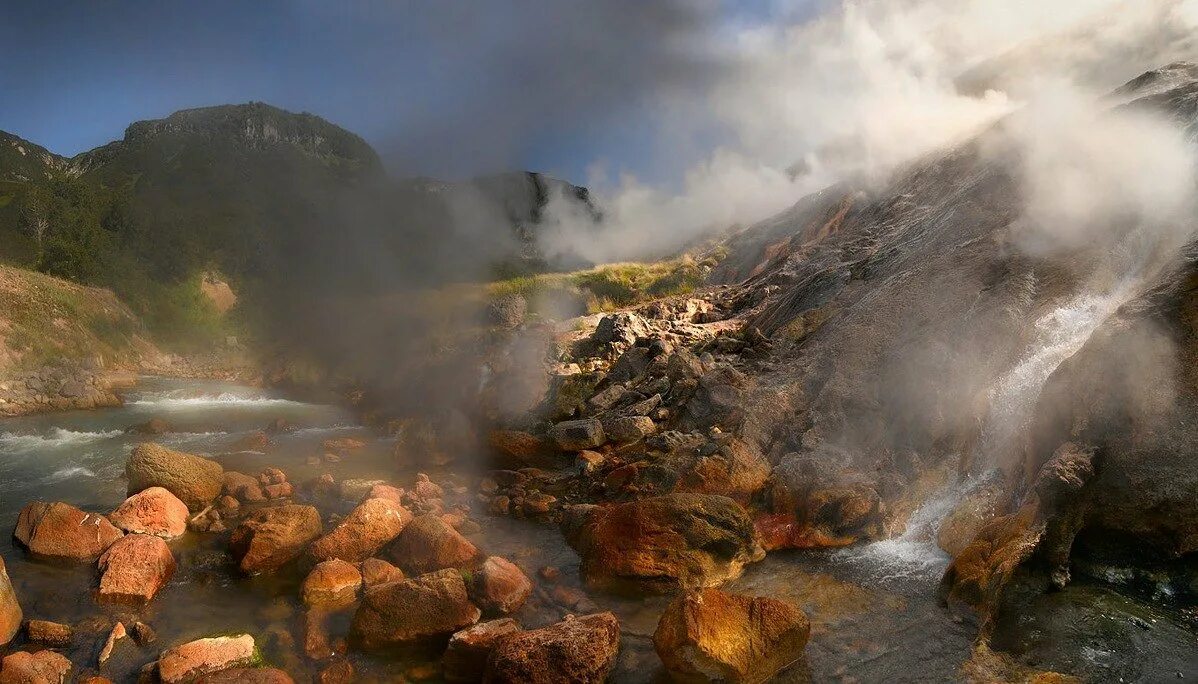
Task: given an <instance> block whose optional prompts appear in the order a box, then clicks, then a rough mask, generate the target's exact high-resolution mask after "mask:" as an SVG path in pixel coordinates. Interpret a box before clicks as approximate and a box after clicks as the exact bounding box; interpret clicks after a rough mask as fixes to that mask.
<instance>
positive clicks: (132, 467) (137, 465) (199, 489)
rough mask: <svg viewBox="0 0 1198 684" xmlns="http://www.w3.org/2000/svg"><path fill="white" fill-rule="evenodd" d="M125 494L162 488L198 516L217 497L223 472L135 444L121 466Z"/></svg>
mask: <svg viewBox="0 0 1198 684" xmlns="http://www.w3.org/2000/svg"><path fill="white" fill-rule="evenodd" d="M125 475H126V476H127V477H128V479H129V494H136V493H138V492H140V491H142V490H145V489H149V488H150V487H163V488H165V489H167V490H170V492H171V493H172V494H174V495H175V496H177V497H179V499H181V500H182V501H183V503H185V504H187V508H188V509H189V510H191V511H192V512H199V511H201V510H203V509H204V507H205V506H207V505H208V504H210V503H212V502H213V501H214V500H215V499H216V497H218V496H220V494H221V488H222V487H223V486H224V468H222V467H221V465H220V464H219V463H217V462H216V461H210V460H208V459H206V458H200V457H199V456H193V455H191V454H185V453H183V452H181V451H172V450H171V449H167V448H166V447H163V446H159V445H157V444H153V443H145V444H138V445H137V446H136V447H134V448H133V453H132V454H130V456H129V460H128V462H126V464H125Z"/></svg>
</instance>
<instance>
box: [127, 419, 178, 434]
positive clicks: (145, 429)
mask: <svg viewBox="0 0 1198 684" xmlns="http://www.w3.org/2000/svg"><path fill="white" fill-rule="evenodd" d="M172 431H174V428H173V427H171V424H170V423H168V422H166V421H165V420H163V419H162V418H151V419H149V420H147V421H146V422H144V423H138V424H137V425H131V426H130V427H129V428H128V429H126V430H125V432H127V433H129V434H131V435H164V434H166V433H168V432H172Z"/></svg>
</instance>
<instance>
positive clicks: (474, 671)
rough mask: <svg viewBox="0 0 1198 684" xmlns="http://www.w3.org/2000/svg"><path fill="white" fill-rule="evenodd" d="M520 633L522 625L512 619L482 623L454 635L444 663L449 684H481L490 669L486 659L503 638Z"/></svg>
mask: <svg viewBox="0 0 1198 684" xmlns="http://www.w3.org/2000/svg"><path fill="white" fill-rule="evenodd" d="M519 631H520V623H518V622H516V621H515V620H513V619H511V618H501V619H499V620H491V621H490V622H482V623H479V624H477V625H475V626H473V627H470V628H467V629H463V630H462V631H460V632H457V633H455V634H454V635H453V636H452V637H450V639H449V647H448V648H446V649H445V656H444V657H443V658H442V659H441V669H442V673H443V675H444V677H445V681H447V682H479V681H482V678H483V672H484V671H485V670H486V667H487V657H488V656H490V655H491V650H492V649H493V648H494V647H495V643H496V641H498V640H499V639H500V638H501V637H505V636H508V635H509V634H515V633H516V632H519Z"/></svg>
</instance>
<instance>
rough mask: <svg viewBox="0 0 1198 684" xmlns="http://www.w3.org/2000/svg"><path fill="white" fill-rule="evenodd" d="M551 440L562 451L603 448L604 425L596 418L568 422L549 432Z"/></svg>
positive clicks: (556, 426)
mask: <svg viewBox="0 0 1198 684" xmlns="http://www.w3.org/2000/svg"><path fill="white" fill-rule="evenodd" d="M549 439H551V440H553V443H554V444H556V445H557V447H558V448H559V449H561V450H562V451H582V450H583V449H595V448H597V447H600V446H603V443H604V442H606V441H607V438H606V437H605V436H604V434H603V424H602V423H601V422H599V421H598V420H596V419H594V418H586V419H583V420H567V421H563V422H561V423H558V424H557V425H554V426H553V427H552V428H551V429H550V430H549Z"/></svg>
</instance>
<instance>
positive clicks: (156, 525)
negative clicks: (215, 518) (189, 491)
mask: <svg viewBox="0 0 1198 684" xmlns="http://www.w3.org/2000/svg"><path fill="white" fill-rule="evenodd" d="M187 518H188V511H187V504H185V503H183V501H182V500H180V499H179V497H177V496H175V495H174V494H171V493H170V491H168V490H167V489H165V488H163V487H150V488H149V489H146V490H143V491H140V492H138V493H137V494H134V495H133V496H131V497H129V498H128V499H125V502H124V503H122V504H121V505H120V506H118V507H117V509H116V510H115V511H113V512H112V513H109V514H108V519H109V520H110V521H111V522H112V524H114V525H116V526H117V527H118V528H120V529H121V530H123V531H125V532H128V533H139V534H152V535H154V536H156V537H162V538H163V539H174V538H175V537H178V536H179V535H181V534H183V533H184V532H186V531H187Z"/></svg>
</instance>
